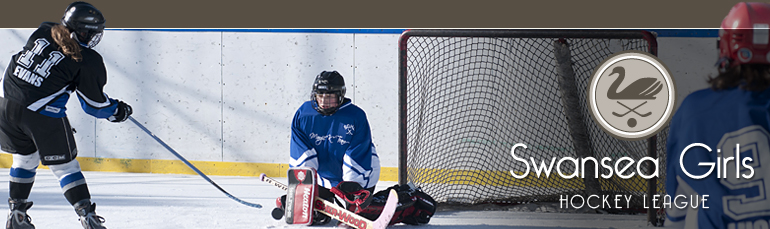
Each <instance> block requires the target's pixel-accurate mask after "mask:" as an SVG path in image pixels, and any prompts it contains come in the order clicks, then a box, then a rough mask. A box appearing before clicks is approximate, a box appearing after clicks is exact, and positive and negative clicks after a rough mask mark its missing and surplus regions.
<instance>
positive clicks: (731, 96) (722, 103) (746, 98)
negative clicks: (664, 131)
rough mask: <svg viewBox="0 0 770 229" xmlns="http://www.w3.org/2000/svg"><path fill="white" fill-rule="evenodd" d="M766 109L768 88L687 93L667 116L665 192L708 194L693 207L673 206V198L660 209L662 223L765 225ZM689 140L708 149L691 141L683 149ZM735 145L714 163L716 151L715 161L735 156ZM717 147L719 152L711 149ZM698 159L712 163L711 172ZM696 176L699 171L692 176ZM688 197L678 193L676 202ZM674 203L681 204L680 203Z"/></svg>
mask: <svg viewBox="0 0 770 229" xmlns="http://www.w3.org/2000/svg"><path fill="white" fill-rule="evenodd" d="M768 109H770V90H764V91H761V92H751V91H746V90H741V89H738V88H737V87H736V88H732V89H729V90H721V91H713V90H711V89H705V90H700V91H696V92H694V93H692V94H690V95H689V96H687V98H686V99H685V100H684V102H682V104H681V106H680V108H679V110H678V111H677V112H676V114H675V115H674V117H673V119H672V120H671V126H670V127H671V129H670V132H669V136H668V142H667V145H666V147H667V162H666V163H667V169H666V192H667V194H668V195H670V196H671V197H675V196H676V195H684V196H685V197H688V198H692V199H695V198H700V199H702V198H703V195H709V196H708V197H707V198H706V202H705V204H701V205H700V206H698V208H691V207H685V208H678V207H676V204H674V205H673V206H672V207H671V208H668V209H666V216H667V217H666V218H667V219H666V222H665V224H666V226H673V227H687V228H768V225H770V222H768V220H769V219H770V196H768V195H769V194H770V192H768V191H770V134H768V123H770V116H769V115H768ZM693 143H702V144H704V145H705V146H707V147H708V148H710V149H711V151H709V150H708V149H706V147H704V146H694V147H691V148H690V149H688V150H687V151H686V152H683V150H684V149H685V148H686V147H688V146H690V145H691V144H693ZM736 149H739V152H740V153H739V154H738V155H739V157H738V159H737V160H735V159H733V160H731V161H728V162H727V163H724V162H720V163H716V162H717V158H718V157H719V158H720V159H719V160H720V161H724V158H730V157H735V156H736ZM718 150H719V151H721V153H717V152H718ZM683 153H684V157H683V158H681V159H682V165H681V166H680V156H681V155H682V154H683ZM746 158H749V159H746ZM736 161H737V162H738V164H736ZM703 162H706V163H709V162H711V163H714V164H713V165H714V168H713V171H711V173H709V169H710V168H711V166H708V165H704V166H699V165H698V164H699V163H703ZM736 166H737V168H736ZM750 168H751V169H750ZM736 169H737V170H738V171H736ZM752 169H753V172H752V171H751V170H752ZM688 173H689V175H688ZM718 173H719V174H718ZM706 174H708V175H706ZM736 175H738V176H739V177H740V178H736ZM750 175H753V176H752V177H751V178H750V179H746V178H744V176H746V177H748V176H750ZM698 176H704V177H703V178H701V179H694V178H693V177H695V178H698ZM765 179H768V180H765ZM695 195H699V196H695ZM690 200H691V199H688V200H684V199H681V198H680V199H679V200H678V201H676V202H683V201H690ZM698 203H703V202H701V201H698ZM679 205H680V207H681V205H682V204H681V203H680V204H679Z"/></svg>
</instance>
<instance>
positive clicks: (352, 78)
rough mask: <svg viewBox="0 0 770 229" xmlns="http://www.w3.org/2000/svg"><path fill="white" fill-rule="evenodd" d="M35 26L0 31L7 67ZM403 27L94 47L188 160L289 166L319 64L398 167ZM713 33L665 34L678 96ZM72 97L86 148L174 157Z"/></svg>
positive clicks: (117, 88) (710, 49)
mask: <svg viewBox="0 0 770 229" xmlns="http://www.w3.org/2000/svg"><path fill="white" fill-rule="evenodd" d="M32 31H33V30H31V29H20V30H17V29H0V68H2V69H5V68H6V66H7V64H8V61H9V60H10V56H11V55H13V54H14V53H16V52H18V51H19V50H20V49H21V47H22V46H23V45H24V42H25V41H26V39H27V37H28V36H29V34H30V33H31V32H32ZM399 35H400V34H349V33H268V32H169V31H115V30H108V31H106V32H105V36H104V39H103V40H102V43H101V44H99V46H97V47H96V50H97V51H99V52H100V53H101V54H102V56H103V57H104V60H105V63H106V65H107V71H108V74H109V78H108V83H107V86H106V87H105V92H106V93H108V95H109V96H110V97H114V98H118V99H121V100H124V101H126V102H128V103H129V104H131V105H132V106H133V108H134V115H133V117H134V118H136V119H137V120H139V121H141V122H142V123H143V124H144V125H145V126H146V127H147V128H149V129H150V130H151V131H152V132H153V133H154V134H156V135H157V136H158V137H159V138H161V139H163V140H164V141H165V142H166V143H168V144H169V145H170V146H171V147H173V148H174V149H175V150H176V151H178V152H179V153H180V154H182V155H183V156H185V157H186V158H187V159H188V160H199V161H228V162H264V163H286V162H287V161H288V149H289V136H290V132H289V125H290V123H291V119H292V117H293V115H294V112H295V111H296V109H297V107H299V105H300V104H301V103H302V102H303V101H305V100H307V99H308V97H309V96H310V86H311V84H312V81H313V79H314V77H315V75H317V74H318V73H319V72H321V71H322V70H337V71H339V72H340V73H341V74H342V75H343V76H345V80H346V84H347V86H348V88H349V89H348V94H347V96H348V97H350V98H351V99H353V102H354V103H355V104H357V105H359V106H360V107H362V108H363V109H364V110H365V111H366V113H367V115H368V117H369V120H370V125H371V128H372V135H373V138H374V142H375V144H377V147H378V153H379V154H380V158H381V161H382V166H384V167H396V166H397V159H398V155H397V149H398V136H397V134H398V64H397V59H398V58H397V55H398V46H397V44H398V38H399ZM714 42H715V38H665V37H664V38H659V39H658V44H659V57H660V59H661V60H663V62H664V63H665V64H666V65H667V66H668V67H669V69H670V70H671V71H672V74H673V75H674V78H675V81H676V85H677V89H678V91H679V93H678V100H679V101H681V100H682V99H683V98H684V96H685V95H686V94H688V93H689V92H692V91H694V90H697V89H701V88H705V87H706V83H705V77H706V76H708V75H709V74H711V75H713V74H715V73H716V71H715V70H714V67H713V64H714V62H715V61H716V50H715V47H716V45H715V43H714ZM76 100H77V99H76V98H75V96H74V95H73V97H72V98H71V101H70V102H69V104H68V108H69V110H68V115H69V117H70V121H71V122H72V125H73V127H74V128H76V129H77V134H76V140H77V143H78V149H79V152H80V155H81V156H85V157H104V158H132V159H175V157H174V156H173V155H172V154H171V153H169V152H167V151H166V150H165V149H164V148H162V147H161V146H160V145H158V144H157V143H155V141H154V140H153V139H152V138H150V137H149V136H148V135H147V134H145V133H144V132H143V131H142V130H141V129H139V128H137V127H136V126H135V125H133V124H132V123H130V122H126V123H120V124H114V123H110V122H108V121H106V120H95V119H93V118H91V117H90V116H88V115H86V114H85V113H84V112H82V110H81V109H80V107H79V106H80V104H79V102H78V101H76Z"/></svg>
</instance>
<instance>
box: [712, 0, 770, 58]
mask: <svg viewBox="0 0 770 229" xmlns="http://www.w3.org/2000/svg"><path fill="white" fill-rule="evenodd" d="M768 29H770V4H767V3H760V2H740V3H738V4H736V5H735V6H733V8H732V9H730V13H728V14H727V16H725V19H724V20H722V26H721V28H720V30H719V43H718V44H719V62H717V65H718V66H719V67H720V68H727V67H733V66H738V65H741V64H754V63H758V64H770V55H767V54H768V51H770V49H769V46H768V42H769V41H770V33H769V31H770V30H768Z"/></svg>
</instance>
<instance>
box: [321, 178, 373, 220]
mask: <svg viewBox="0 0 770 229" xmlns="http://www.w3.org/2000/svg"><path fill="white" fill-rule="evenodd" d="M331 192H332V193H334V194H335V195H337V196H339V197H341V198H342V199H344V200H345V202H347V204H348V209H349V210H351V211H353V212H355V213H358V212H361V211H362V210H363V209H365V208H366V207H368V206H369V204H370V203H372V198H371V196H372V195H371V194H372V193H371V191H370V190H366V189H364V188H363V187H361V184H359V183H358V182H353V181H342V182H340V183H339V184H337V186H336V187H333V188H332V189H331ZM353 206H355V208H352V207H353Z"/></svg>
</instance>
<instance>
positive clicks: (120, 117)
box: [107, 99, 133, 122]
mask: <svg viewBox="0 0 770 229" xmlns="http://www.w3.org/2000/svg"><path fill="white" fill-rule="evenodd" d="M115 101H117V102H118V108H117V109H115V113H114V114H112V116H110V117H108V118H107V120H110V122H123V121H126V119H128V116H131V114H132V113H133V109H131V106H130V105H128V104H126V103H124V102H123V101H120V100H117V99H116V100H115Z"/></svg>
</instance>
